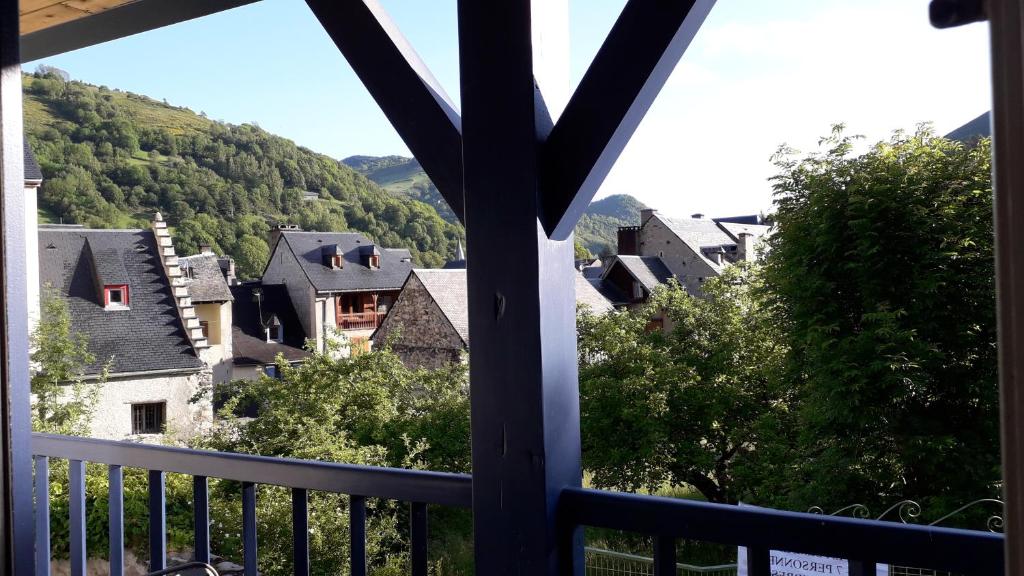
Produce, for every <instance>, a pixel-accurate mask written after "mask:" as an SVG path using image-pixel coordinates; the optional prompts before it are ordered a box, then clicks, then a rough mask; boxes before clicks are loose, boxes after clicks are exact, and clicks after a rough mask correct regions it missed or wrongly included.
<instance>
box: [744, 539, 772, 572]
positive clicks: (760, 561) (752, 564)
mask: <svg viewBox="0 0 1024 576" xmlns="http://www.w3.org/2000/svg"><path fill="white" fill-rule="evenodd" d="M771 562H772V555H771V551H770V550H768V549H767V548H755V547H753V546H751V547H749V548H747V576H770V575H771Z"/></svg>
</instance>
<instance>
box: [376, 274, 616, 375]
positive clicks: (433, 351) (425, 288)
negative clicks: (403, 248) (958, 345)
mask: <svg viewBox="0 0 1024 576" xmlns="http://www.w3.org/2000/svg"><path fill="white" fill-rule="evenodd" d="M467 294H468V292H467V286H466V270H465V269H464V268H454V267H453V268H446V269H441V270H437V269H416V270H413V271H412V272H410V273H409V277H408V279H407V280H406V281H405V284H404V285H403V286H402V291H401V293H399V295H398V299H397V300H396V301H395V305H394V306H393V307H392V308H391V312H389V313H388V315H387V317H386V318H384V320H383V322H381V325H380V328H378V329H377V330H376V332H374V333H373V337H372V340H373V343H374V345H375V346H379V345H381V344H382V343H385V342H387V343H388V344H390V346H391V349H392V350H393V351H394V352H395V353H396V354H398V356H399V357H400V358H401V359H402V362H403V363H405V365H406V366H408V367H410V368H431V369H436V368H441V367H443V366H445V365H447V364H451V363H454V362H460V361H461V359H462V357H463V354H464V353H465V352H467V351H468V350H469V312H468V305H467ZM576 304H577V306H584V307H587V308H588V309H589V310H590V311H591V312H593V313H595V314H604V313H605V312H608V311H610V310H612V304H611V302H609V301H608V299H607V298H605V297H604V296H602V295H601V294H600V293H599V292H598V291H597V290H596V289H595V288H594V286H592V285H591V283H590V282H588V281H587V280H586V279H585V278H583V276H582V275H581V274H577V275H576Z"/></svg>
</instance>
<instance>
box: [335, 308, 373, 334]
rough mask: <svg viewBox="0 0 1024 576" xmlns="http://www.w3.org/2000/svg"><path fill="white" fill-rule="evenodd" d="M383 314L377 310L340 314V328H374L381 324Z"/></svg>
mask: <svg viewBox="0 0 1024 576" xmlns="http://www.w3.org/2000/svg"><path fill="white" fill-rule="evenodd" d="M383 318H384V315H383V314H378V313H377V312H351V313H345V314H338V328H340V329H341V330H373V329H375V328H377V326H379V325H380V321H381V319H383Z"/></svg>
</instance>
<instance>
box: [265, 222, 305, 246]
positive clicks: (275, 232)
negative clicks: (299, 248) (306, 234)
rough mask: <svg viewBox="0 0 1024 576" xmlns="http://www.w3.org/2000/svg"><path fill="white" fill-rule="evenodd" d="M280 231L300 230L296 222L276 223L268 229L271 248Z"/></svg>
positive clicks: (279, 235) (275, 242)
mask: <svg viewBox="0 0 1024 576" xmlns="http://www.w3.org/2000/svg"><path fill="white" fill-rule="evenodd" d="M282 232H302V228H299V226H298V225H297V224H277V225H276V226H274V227H273V228H271V229H270V249H271V250H273V249H274V246H275V245H276V244H277V239H278V238H280V237H281V233H282Z"/></svg>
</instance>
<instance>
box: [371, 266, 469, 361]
mask: <svg viewBox="0 0 1024 576" xmlns="http://www.w3.org/2000/svg"><path fill="white" fill-rule="evenodd" d="M389 339H391V348H392V350H394V351H395V353H396V354H398V356H399V357H400V358H401V359H402V362H404V363H405V365H406V366H408V367H410V368H440V367H442V366H445V365H446V364H449V363H452V362H459V361H460V360H461V358H462V354H463V352H464V351H465V350H466V344H465V342H463V340H462V337H461V336H459V333H458V332H457V331H456V330H455V328H454V327H453V326H452V324H451V322H449V321H448V318H447V317H445V315H444V313H442V311H441V308H440V307H439V306H438V305H437V303H436V302H435V301H434V299H433V298H432V297H431V296H430V293H429V292H428V291H427V289H426V287H424V286H423V283H422V282H421V281H420V279H419V278H418V277H417V276H416V274H412V275H410V276H409V280H408V281H407V282H406V285H405V288H403V289H402V292H401V294H400V295H399V296H398V300H396V301H395V305H394V307H392V309H391V312H390V313H389V314H388V316H387V318H385V319H384V321H383V322H382V323H381V325H380V328H379V329H378V330H377V332H376V336H375V337H374V344H375V345H379V344H380V343H382V342H384V341H387V340H389Z"/></svg>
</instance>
